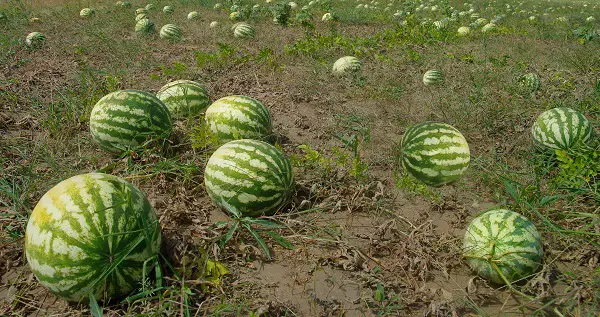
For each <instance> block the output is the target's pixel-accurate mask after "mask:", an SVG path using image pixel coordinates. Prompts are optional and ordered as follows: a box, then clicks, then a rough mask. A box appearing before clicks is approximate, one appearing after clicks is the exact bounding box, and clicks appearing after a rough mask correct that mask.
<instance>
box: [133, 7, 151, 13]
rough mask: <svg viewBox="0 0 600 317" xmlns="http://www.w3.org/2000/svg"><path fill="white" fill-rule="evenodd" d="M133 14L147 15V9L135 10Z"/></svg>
mask: <svg viewBox="0 0 600 317" xmlns="http://www.w3.org/2000/svg"><path fill="white" fill-rule="evenodd" d="M135 14H148V9H146V8H137V9H135Z"/></svg>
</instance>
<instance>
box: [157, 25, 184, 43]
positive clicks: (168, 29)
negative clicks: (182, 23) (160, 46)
mask: <svg viewBox="0 0 600 317" xmlns="http://www.w3.org/2000/svg"><path fill="white" fill-rule="evenodd" d="M160 38H162V39H166V40H171V41H180V40H181V29H180V28H179V27H178V26H177V25H175V24H165V25H163V27H162V28H161V29H160Z"/></svg>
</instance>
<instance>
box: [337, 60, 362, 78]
mask: <svg viewBox="0 0 600 317" xmlns="http://www.w3.org/2000/svg"><path fill="white" fill-rule="evenodd" d="M361 70H362V64H361V62H360V61H359V60H358V58H356V57H354V56H344V57H342V58H340V59H338V60H337V61H335V63H333V68H332V69H331V71H332V72H333V74H334V75H344V74H358V73H360V71H361Z"/></svg>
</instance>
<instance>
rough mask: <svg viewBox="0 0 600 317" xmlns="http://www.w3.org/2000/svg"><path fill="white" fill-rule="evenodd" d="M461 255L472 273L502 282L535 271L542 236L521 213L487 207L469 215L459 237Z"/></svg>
mask: <svg viewBox="0 0 600 317" xmlns="http://www.w3.org/2000/svg"><path fill="white" fill-rule="evenodd" d="M463 256H464V257H465V259H466V261H467V263H468V264H469V266H470V267H471V269H472V270H473V271H475V273H477V274H478V275H479V276H481V277H483V278H485V279H486V280H489V281H491V282H494V283H499V284H505V281H504V279H503V278H502V276H501V275H500V274H499V273H498V272H501V273H502V275H503V276H504V277H505V278H506V280H507V281H508V282H509V283H512V282H515V281H518V280H521V279H524V278H527V277H529V276H531V275H532V274H533V273H535V272H536V271H537V269H538V267H539V266H540V263H541V261H542V258H543V251H542V238H541V236H540V234H539V232H538V231H537V229H536V228H535V225H534V224H533V223H532V222H531V221H530V220H529V219H527V218H525V217H524V216H522V215H520V214H518V213H516V212H513V211H510V210H506V209H496V210H490V211H488V212H486V213H484V214H482V215H480V216H479V217H477V218H475V219H473V221H472V222H471V223H470V224H469V227H468V228H467V232H466V233H465V237H464V241H463Z"/></svg>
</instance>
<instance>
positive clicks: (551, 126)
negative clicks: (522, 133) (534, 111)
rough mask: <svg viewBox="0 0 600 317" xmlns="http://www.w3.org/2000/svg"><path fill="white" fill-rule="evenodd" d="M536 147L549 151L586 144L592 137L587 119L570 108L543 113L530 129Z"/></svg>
mask: <svg viewBox="0 0 600 317" xmlns="http://www.w3.org/2000/svg"><path fill="white" fill-rule="evenodd" d="M531 133H532V134H533V140H534V143H535V144H536V145H539V146H542V147H545V148H550V149H567V148H570V147H572V146H573V145H575V144H577V143H580V142H583V143H585V142H587V140H588V139H589V138H590V136H591V135H592V127H591V126H590V122H589V121H588V119H587V118H586V117H585V116H583V114H581V112H579V111H577V110H573V109H571V108H566V107H563V108H554V109H550V110H546V111H544V112H543V113H542V114H541V115H540V116H539V117H538V118H537V120H535V122H534V123H533V127H532V128H531Z"/></svg>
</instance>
